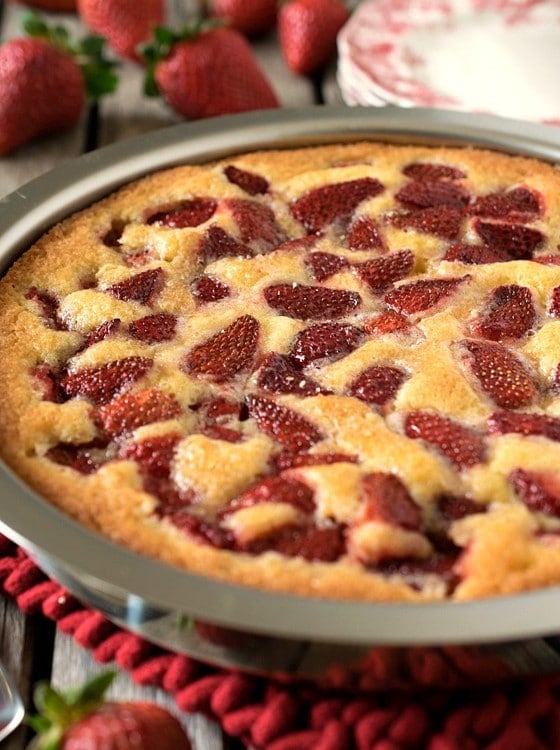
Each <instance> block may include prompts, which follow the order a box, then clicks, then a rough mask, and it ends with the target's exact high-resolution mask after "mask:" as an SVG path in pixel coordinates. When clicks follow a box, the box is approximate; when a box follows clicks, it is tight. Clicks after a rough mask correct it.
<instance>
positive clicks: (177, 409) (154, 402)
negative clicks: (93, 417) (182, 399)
mask: <svg viewBox="0 0 560 750" xmlns="http://www.w3.org/2000/svg"><path fill="white" fill-rule="evenodd" d="M180 413H181V406H180V405H179V402H178V401H177V399H176V398H175V397H174V396H172V395H170V394H168V393H164V392H163V391H160V390H159V389H158V388H147V389H146V390H143V391H138V392H136V393H124V394H123V395H122V396H118V397H117V398H115V399H113V400H112V401H110V402H109V403H108V404H105V405H104V406H101V407H100V408H99V409H98V411H97V419H98V420H99V422H100V423H101V425H102V427H103V429H104V430H105V432H106V433H107V434H109V435H111V437H118V436H120V435H124V434H126V433H129V432H133V431H134V430H136V429H137V428H138V427H142V426H143V425H146V424H152V423H153V422H163V421H164V420H166V419H173V418H174V417H177V416H179V414H180Z"/></svg>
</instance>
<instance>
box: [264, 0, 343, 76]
mask: <svg viewBox="0 0 560 750" xmlns="http://www.w3.org/2000/svg"><path fill="white" fill-rule="evenodd" d="M348 17H349V11H348V8H347V7H346V6H345V5H344V3H343V2H341V0H289V2H287V3H285V4H284V5H282V7H281V8H280V10H279V12H278V35H279V39H280V46H281V48H282V53H283V55H284V60H285V61H286V65H287V66H288V68H289V69H290V70H291V71H292V73H297V74H299V75H310V74H312V73H316V72H318V71H320V70H321V69H322V68H324V67H325V66H326V65H327V64H328V63H329V62H330V61H331V60H332V59H333V57H334V56H335V54H336V38H337V34H338V32H339V31H340V29H341V28H342V27H343V26H344V24H345V23H346V21H347V20H348Z"/></svg>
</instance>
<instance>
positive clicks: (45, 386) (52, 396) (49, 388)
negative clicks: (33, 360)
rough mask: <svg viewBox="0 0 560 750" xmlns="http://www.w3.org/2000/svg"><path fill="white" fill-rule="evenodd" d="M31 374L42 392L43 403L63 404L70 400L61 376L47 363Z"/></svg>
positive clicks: (40, 365)
mask: <svg viewBox="0 0 560 750" xmlns="http://www.w3.org/2000/svg"><path fill="white" fill-rule="evenodd" d="M30 374H31V377H32V378H33V379H34V381H35V383H36V385H37V388H38V390H39V391H40V392H41V401H52V402H53V403H54V404H63V403H64V402H65V401H67V400H68V395H67V393H66V391H65V390H64V389H63V388H62V386H61V384H60V377H59V375H58V374H57V373H55V371H54V370H53V369H52V367H51V366H50V365H48V364H47V363H46V362H43V363H41V364H39V365H37V366H36V367H34V368H33V369H32V370H31V372H30Z"/></svg>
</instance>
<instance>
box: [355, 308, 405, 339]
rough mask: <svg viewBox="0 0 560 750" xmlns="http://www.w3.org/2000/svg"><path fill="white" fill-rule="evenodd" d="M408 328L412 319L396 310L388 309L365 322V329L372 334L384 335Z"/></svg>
mask: <svg viewBox="0 0 560 750" xmlns="http://www.w3.org/2000/svg"><path fill="white" fill-rule="evenodd" d="M407 328H410V320H408V318H405V317H404V315H401V314H400V313H398V312H395V311H394V310H387V312H384V313H381V314H380V315H377V316H376V317H375V318H371V319H370V320H367V321H366V322H365V323H364V329H365V331H366V333H369V334H370V336H384V335H385V334H387V333H396V332H397V331H403V330H406V329H407Z"/></svg>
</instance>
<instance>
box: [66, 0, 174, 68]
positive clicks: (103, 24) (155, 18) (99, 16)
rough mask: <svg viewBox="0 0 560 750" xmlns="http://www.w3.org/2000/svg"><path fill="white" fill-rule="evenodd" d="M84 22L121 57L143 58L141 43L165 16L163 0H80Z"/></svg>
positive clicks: (79, 5) (79, 6)
mask: <svg viewBox="0 0 560 750" xmlns="http://www.w3.org/2000/svg"><path fill="white" fill-rule="evenodd" d="M77 2H78V13H79V15H80V17H81V18H82V21H83V22H84V23H85V25H86V26H87V27H88V28H90V29H91V30H92V31H94V32H95V33H96V34H101V36H103V37H105V39H106V40H107V42H108V43H109V45H110V47H111V48H112V49H113V50H115V52H117V53H118V54H119V55H121V56H122V57H127V58H129V59H130V60H136V61H139V60H140V56H139V54H138V47H139V45H141V44H142V43H144V42H147V41H148V40H149V39H151V37H152V33H153V30H154V28H155V27H156V26H160V25H161V24H162V23H163V22H164V20H165V2H164V0H77Z"/></svg>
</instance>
